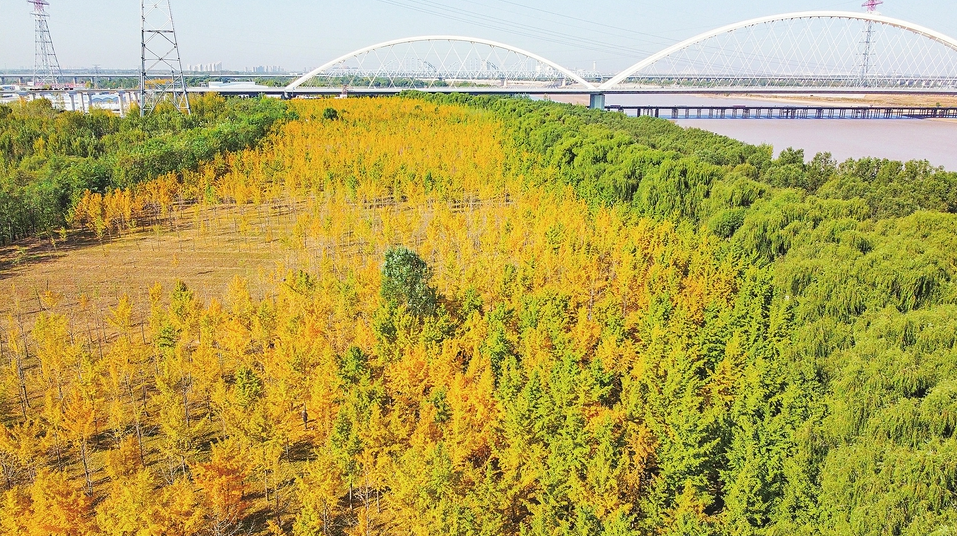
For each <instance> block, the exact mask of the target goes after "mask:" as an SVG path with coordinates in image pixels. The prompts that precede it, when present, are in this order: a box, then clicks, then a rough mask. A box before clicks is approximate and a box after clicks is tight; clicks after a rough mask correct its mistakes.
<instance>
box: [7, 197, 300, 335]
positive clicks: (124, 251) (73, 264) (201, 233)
mask: <svg viewBox="0 0 957 536" xmlns="http://www.w3.org/2000/svg"><path fill="white" fill-rule="evenodd" d="M296 213H297V210H296V207H295V206H290V205H286V204H270V205H244V206H236V205H221V206H214V207H203V206H193V207H185V208H183V209H182V210H180V211H178V213H177V214H176V215H175V216H173V217H172V218H170V220H169V221H166V222H163V223H158V224H156V225H153V226H150V227H141V228H140V229H139V230H137V231H135V232H132V233H124V234H123V235H122V236H116V237H113V238H110V237H104V238H103V239H102V240H98V239H97V238H96V237H95V236H93V235H92V234H91V233H87V232H80V231H71V232H70V233H69V234H68V235H66V237H65V239H61V238H60V237H59V236H56V235H54V237H53V238H52V239H51V238H50V237H47V238H42V239H40V238H34V239H29V240H25V241H21V242H18V243H16V244H13V245H10V246H6V247H3V248H0V289H2V290H3V291H2V292H0V318H6V317H7V316H8V315H15V316H17V317H18V318H19V319H20V321H21V322H24V321H25V322H27V324H30V323H32V318H33V317H34V316H35V315H37V314H38V313H39V312H41V311H43V310H45V309H47V308H48V307H50V304H49V303H47V302H49V301H50V300H51V298H52V299H54V300H56V301H58V302H59V303H58V305H62V306H67V309H68V310H74V309H75V308H76V309H79V310H82V309H89V308H92V309H93V310H97V311H105V309H106V308H109V307H112V306H114V305H115V304H116V303H117V302H118V301H119V298H120V297H121V296H123V295H124V294H127V295H129V296H130V297H131V298H132V299H133V301H134V303H136V304H138V305H139V306H140V307H144V306H146V304H148V303H149V290H150V288H151V287H152V286H153V285H155V284H157V283H159V284H161V285H162V286H163V288H164V289H167V290H168V289H170V288H172V286H173V285H174V284H176V282H178V281H183V282H184V283H186V285H187V286H189V287H190V288H191V289H193V290H194V292H196V295H197V297H199V298H201V299H203V300H209V299H210V298H213V297H219V296H222V295H224V294H225V290H226V288H227V286H228V285H229V283H230V282H231V281H232V280H233V279H234V278H235V277H237V276H239V277H242V278H244V279H246V280H247V281H248V282H249V284H250V291H251V292H252V293H253V295H254V296H257V295H258V297H262V296H261V294H262V292H263V289H264V288H266V286H265V285H264V283H265V282H267V281H268V280H269V278H270V277H271V276H272V275H273V274H275V273H276V271H277V267H279V266H284V267H288V266H290V265H291V264H295V263H297V262H299V259H298V256H297V255H296V253H295V248H291V247H287V246H286V245H285V242H286V241H287V237H288V236H289V231H290V230H291V229H292V228H293V226H294V225H295V221H296Z"/></svg>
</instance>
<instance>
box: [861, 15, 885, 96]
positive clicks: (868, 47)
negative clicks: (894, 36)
mask: <svg viewBox="0 0 957 536" xmlns="http://www.w3.org/2000/svg"><path fill="white" fill-rule="evenodd" d="M883 3H884V1H883V0H867V1H866V2H864V4H863V5H862V6H861V7H863V8H864V9H866V10H867V12H868V13H875V14H876V13H877V8H878V7H880V6H881V4H883ZM863 48H864V51H863V52H862V53H861V81H860V83H861V87H866V86H867V85H868V83H867V75H868V72H869V71H870V70H871V51H872V50H873V48H874V23H873V22H871V21H868V22H867V24H866V25H865V27H864V43H863Z"/></svg>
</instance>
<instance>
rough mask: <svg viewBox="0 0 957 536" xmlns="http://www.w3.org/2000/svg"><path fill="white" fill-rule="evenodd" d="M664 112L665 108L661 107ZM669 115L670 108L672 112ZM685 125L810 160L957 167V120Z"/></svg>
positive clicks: (713, 101) (681, 98) (728, 101)
mask: <svg viewBox="0 0 957 536" xmlns="http://www.w3.org/2000/svg"><path fill="white" fill-rule="evenodd" d="M607 99H608V100H607V104H609V105H613V104H619V105H624V106H645V105H648V106H655V105H659V106H696V105H704V106H711V105H714V106H729V105H735V104H758V103H761V104H773V105H777V106H784V105H787V104H788V103H785V102H781V101H761V100H756V99H745V98H735V97H728V98H709V97H700V96H695V95H608V97H607ZM662 111H663V112H665V110H662ZM668 113H669V114H670V111H668ZM676 123H678V124H679V125H681V126H684V127H694V128H701V129H704V130H710V131H712V132H716V133H718V134H722V135H724V136H728V137H731V138H735V139H738V140H741V141H744V142H747V143H751V144H761V143H767V144H769V145H772V146H774V150H775V152H776V153H780V152H781V151H782V150H783V149H786V148H788V147H793V148H795V149H804V153H805V156H806V157H807V158H808V159H810V158H812V157H813V156H814V155H815V154H817V153H819V152H830V153H831V154H832V155H833V157H834V158H835V159H837V160H838V161H843V160H846V159H848V158H861V157H865V156H874V157H879V158H890V159H892V160H904V161H907V160H927V161H929V162H930V163H931V164H932V165H935V166H943V167H945V168H946V169H948V170H955V171H957V121H955V120H946V119H679V120H677V121H676Z"/></svg>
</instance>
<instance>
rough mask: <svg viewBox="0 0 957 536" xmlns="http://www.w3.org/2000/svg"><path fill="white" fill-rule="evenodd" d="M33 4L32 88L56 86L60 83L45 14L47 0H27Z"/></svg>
mask: <svg viewBox="0 0 957 536" xmlns="http://www.w3.org/2000/svg"><path fill="white" fill-rule="evenodd" d="M27 2H28V3H30V4H33V19H34V20H35V21H36V59H35V60H34V63H33V85H34V86H56V85H57V84H58V83H59V82H60V76H61V74H62V73H61V71H60V62H59V61H58V60H57V58H56V49H54V48H53V38H52V37H50V25H49V24H48V22H49V19H50V14H49V13H47V12H46V6H48V5H50V3H49V2H47V0H27Z"/></svg>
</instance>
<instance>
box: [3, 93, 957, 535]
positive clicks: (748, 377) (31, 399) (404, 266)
mask: <svg viewBox="0 0 957 536" xmlns="http://www.w3.org/2000/svg"><path fill="white" fill-rule="evenodd" d="M457 99H458V98H457V97H449V98H431V99H425V98H416V99H391V100H348V101H344V102H343V101H336V104H335V105H334V106H335V107H334V108H330V106H332V105H331V104H329V102H328V101H325V102H322V101H319V102H303V103H296V104H294V109H295V111H296V113H297V115H298V119H297V120H294V121H291V122H289V123H288V124H286V125H285V126H284V127H283V128H282V130H281V131H279V132H278V133H277V134H276V135H274V136H272V137H271V138H270V139H269V140H268V142H267V143H265V144H264V145H262V146H261V147H259V148H255V149H250V150H247V151H242V152H238V153H235V154H230V155H227V156H225V157H223V158H221V159H218V160H217V161H214V162H212V163H210V164H208V165H205V166H201V167H200V168H198V169H197V170H196V171H195V172H188V173H184V174H182V175H176V176H172V175H168V176H165V177H162V178H160V179H158V180H156V181H153V182H149V183H144V184H142V185H139V186H136V187H131V188H128V189H126V190H119V191H113V192H111V193H109V194H107V195H100V194H96V193H92V192H89V193H87V194H86V195H84V196H83V197H82V200H81V201H80V203H79V204H78V205H77V206H76V209H75V210H74V212H73V214H74V221H75V222H76V223H77V224H78V225H82V226H85V227H86V228H87V229H89V230H90V231H92V232H94V233H97V234H99V235H101V236H106V237H109V236H113V235H115V234H116V233H120V232H125V231H126V230H130V229H135V228H136V227H138V226H140V225H143V223H142V222H147V221H153V223H156V222H162V221H164V218H167V217H168V215H169V214H170V213H171V212H175V210H174V209H173V208H170V207H175V206H176V205H177V204H178V205H182V204H184V203H193V204H196V205H200V206H202V205H210V204H220V203H222V204H233V203H235V204H241V205H242V204H254V203H265V202H274V201H281V202H285V203H287V204H288V206H290V207H296V209H297V210H298V211H299V213H298V214H297V216H296V222H295V225H294V226H293V227H292V228H291V229H289V230H288V231H287V233H288V235H289V236H288V237H287V240H285V241H284V243H285V244H286V245H287V247H290V248H294V249H297V250H299V253H300V254H301V257H300V258H306V259H308V263H305V264H306V265H307V266H308V269H305V270H304V269H302V268H303V267H302V266H286V267H281V268H278V269H277V270H276V272H275V273H274V274H273V275H272V276H271V277H270V278H269V279H268V280H267V281H264V282H261V283H255V282H254V283H253V284H252V285H250V283H248V282H245V281H242V280H236V281H234V282H233V284H232V285H231V287H230V289H229V290H228V292H226V293H224V295H223V296H222V298H221V299H218V300H211V301H208V302H201V301H199V300H198V299H197V298H196V297H195V295H194V293H193V292H192V291H191V290H190V289H189V288H187V287H186V286H185V285H178V286H176V287H175V288H172V289H160V288H158V287H157V288H155V289H154V290H153V291H152V292H151V293H150V299H149V303H140V304H136V303H133V302H132V301H130V300H128V299H125V298H124V299H121V300H120V301H119V303H118V304H117V305H116V306H115V307H114V308H112V309H111V310H110V311H108V312H103V313H95V312H85V313H84V312H78V311H77V310H76V309H74V308H73V307H72V306H68V305H65V304H64V305H61V304H58V303H56V302H57V299H56V296H49V297H47V298H46V301H47V308H48V309H49V311H47V312H45V313H43V314H41V315H40V316H39V317H38V318H37V320H36V322H35V323H34V325H32V326H24V325H22V324H21V323H18V322H16V321H15V319H14V318H11V319H10V321H9V322H8V326H7V329H6V334H5V337H4V338H3V352H2V353H3V356H2V359H3V361H4V364H5V367H4V369H3V373H2V382H3V383H2V385H3V390H2V392H3V398H2V402H3V406H2V407H3V410H4V413H3V419H4V421H3V422H4V427H3V433H4V436H3V438H2V445H0V468H2V469H3V471H4V478H5V481H4V485H5V487H6V488H7V491H6V492H5V494H4V501H3V503H2V504H3V506H2V510H0V514H2V515H0V519H2V520H3V521H0V531H6V533H10V534H22V533H30V534H47V533H65V534H99V533H106V534H133V533H138V534H147V533H149V534H199V533H212V534H217V535H218V534H233V533H238V532H239V531H250V530H251V531H254V532H267V531H271V532H275V533H278V532H286V533H289V532H291V533H294V534H299V535H305V534H310V535H311V534H343V533H347V534H363V535H367V534H394V533H395V534H398V533H401V534H408V533H412V534H609V535H625V534H651V533H657V534H722V533H727V534H760V533H768V534H770V533H808V534H811V533H820V532H824V533H828V531H830V533H834V534H838V533H840V534H846V533H862V534H863V533H870V532H873V531H874V530H879V529H880V528H881V527H885V528H887V527H890V528H891V530H893V531H897V532H898V533H906V532H908V531H910V532H911V533H915V534H916V533H930V532H933V531H934V530H938V529H941V528H942V527H944V528H945V527H946V524H947V519H948V515H950V514H949V513H948V512H949V510H948V507H947V504H948V503H947V501H948V500H949V499H948V498H949V497H952V496H953V495H954V493H955V491H957V490H955V489H954V486H953V484H952V483H953V482H957V479H955V478H952V477H953V475H954V470H953V468H952V467H951V465H952V464H951V465H947V464H946V463H945V460H946V459H947V456H948V453H951V452H953V451H954V450H955V443H954V437H953V434H954V430H955V427H954V426H953V417H952V416H953V415H957V413H955V412H954V408H955V407H957V402H955V400H954V398H953V390H952V389H951V388H950V385H951V384H952V378H953V377H954V375H953V370H952V369H953V365H952V363H953V362H955V361H954V360H953V351H954V350H953V348H954V345H953V330H952V329H951V328H952V324H953V321H952V318H953V316H952V315H950V316H948V315H949V312H950V311H951V309H952V308H953V303H954V301H955V300H957V293H955V291H954V287H953V286H952V283H951V282H952V281H953V280H954V273H953V270H954V269H953V266H957V264H955V261H957V259H955V258H954V252H955V251H957V244H954V243H953V238H952V237H953V236H955V233H953V232H951V231H953V230H954V226H955V225H957V223H955V221H954V218H953V217H952V215H949V214H944V213H931V212H917V213H913V212H914V211H915V210H918V209H935V210H941V208H942V207H944V208H946V206H947V205H946V203H947V202H949V201H947V199H949V198H948V197H947V196H948V195H949V194H947V193H946V192H945V191H944V190H946V189H945V188H944V189H942V185H946V184H947V183H948V181H951V180H952V179H953V174H948V173H946V172H943V171H941V170H934V169H932V168H929V167H928V166H922V165H913V164H912V165H908V166H902V165H895V164H894V163H889V162H884V163H877V164H874V165H872V166H870V167H869V166H868V165H867V164H860V163H855V162H848V163H845V164H842V165H841V166H838V165H836V164H834V163H832V162H831V161H830V159H829V158H828V157H826V156H820V157H818V158H816V159H815V160H814V161H812V162H811V163H810V164H805V163H804V162H803V158H801V157H800V155H799V154H798V153H797V152H794V151H789V152H785V153H784V154H783V155H782V156H781V157H779V158H778V159H772V158H771V154H770V151H769V150H768V148H760V147H750V146H746V145H743V144H739V143H737V142H733V141H732V140H728V139H726V138H720V137H716V136H713V135H710V134H706V133H703V132H700V131H684V130H681V129H679V128H678V127H675V126H673V125H670V124H668V123H666V122H660V121H654V120H651V119H648V118H644V119H640V120H629V119H625V118H621V117H619V116H617V115H615V114H600V113H593V112H587V111H584V110H578V109H575V108H571V107H563V106H558V105H553V104H547V103H533V102H530V101H521V100H491V99H489V100H485V99H477V100H470V101H468V102H466V103H465V104H454V103H449V102H442V101H454V100H457ZM330 109H335V111H336V113H328V111H327V110H330ZM872 164H873V163H872ZM872 172H873V173H874V176H875V177H876V178H875V180H876V181H877V182H876V184H877V185H879V187H880V188H883V189H884V191H885V192H887V193H888V195H886V196H884V197H882V198H878V197H875V196H871V195H865V196H857V195H854V194H853V192H854V191H858V190H860V188H861V181H862V180H863V179H862V177H864V176H866V175H868V174H869V173H872ZM895 180H909V181H911V182H912V183H913V184H914V186H915V187H914V188H911V189H909V190H902V189H897V188H894V187H893V183H894V181H895ZM914 207H916V208H914ZM889 214H894V215H895V217H888V215H889ZM151 218H153V220H151ZM250 289H253V290H250ZM90 326H96V327H95V328H91V327H90ZM948 333H949V334H950V335H949V336H948ZM885 459H886V460H888V461H889V462H891V463H892V464H895V465H893V466H894V467H906V468H907V469H906V470H901V471H892V472H882V471H881V470H880V467H882V466H883V465H882V464H884V461H883V460H885ZM888 494H889V495H888ZM885 496H886V497H890V498H881V497H885ZM57 497H59V498H60V499H56V498H57ZM64 498H65V499H64ZM0 533H2V532H0Z"/></svg>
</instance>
